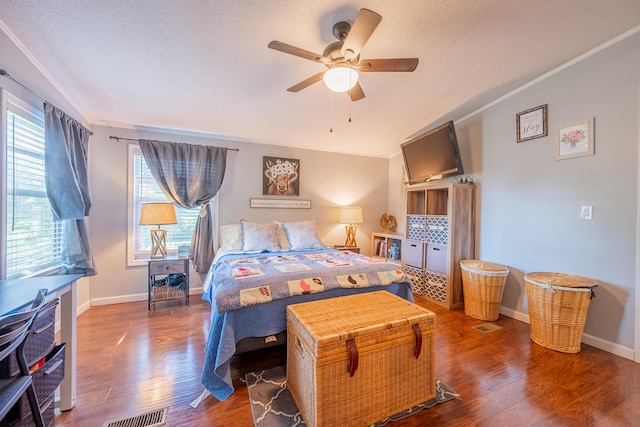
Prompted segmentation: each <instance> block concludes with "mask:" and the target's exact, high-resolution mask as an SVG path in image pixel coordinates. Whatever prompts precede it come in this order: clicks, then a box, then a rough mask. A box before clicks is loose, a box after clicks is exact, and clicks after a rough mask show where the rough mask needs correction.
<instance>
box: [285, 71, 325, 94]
mask: <svg viewBox="0 0 640 427" xmlns="http://www.w3.org/2000/svg"><path fill="white" fill-rule="evenodd" d="M323 75H324V71H321V72H319V73H318V74H314V75H313V76H311V77H309V78H308V79H305V80H303V81H301V82H300V83H297V84H295V85H293V86H291V87H290V88H289V89H287V90H288V91H289V92H299V91H301V90H302V89H304V88H306V87H308V86H311V85H312V84H314V83H318V82H319V81H320V80H322V76H323Z"/></svg>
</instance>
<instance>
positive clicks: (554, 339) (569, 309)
mask: <svg viewBox="0 0 640 427" xmlns="http://www.w3.org/2000/svg"><path fill="white" fill-rule="evenodd" d="M524 279H525V282H526V287H527V299H528V301H529V319H530V325H531V340H533V342H535V343H537V344H540V345H541V346H544V347H547V348H550V349H552V350H556V351H561V352H564V353H578V352H579V351H580V342H581V341H582V331H583V330H584V324H585V322H586V321H587V310H588V309H589V302H590V301H591V298H593V297H594V296H595V294H594V292H593V289H594V288H595V287H596V286H597V282H596V281H595V280H593V279H589V278H587V277H582V276H574V275H570V274H563V273H540V272H538V273H529V274H527V275H525V276H524Z"/></svg>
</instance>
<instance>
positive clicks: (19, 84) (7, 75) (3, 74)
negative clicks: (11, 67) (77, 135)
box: [0, 68, 93, 135]
mask: <svg viewBox="0 0 640 427" xmlns="http://www.w3.org/2000/svg"><path fill="white" fill-rule="evenodd" d="M0 76H4V77H6V78H8V79H10V80H12V81H13V82H14V83H15V84H17V85H18V86H20V87H21V88H23V89H24V90H26V91H27V92H29V93H30V94H31V95H33V96H35V97H36V98H38V99H39V100H40V101H42V102H43V103H45V104H49V102H48V101H47V100H46V99H43V98H42V97H41V96H40V95H38V94H37V93H35V92H34V91H32V90H31V89H29V88H28V87H26V86H25V85H23V84H22V83H20V82H19V81H17V80H16V79H14V78H13V77H11V76H10V75H9V73H7V71H6V70H3V69H1V68H0ZM65 114H66V113H65ZM69 117H70V116H69ZM70 118H71V119H73V118H72V117H70ZM73 120H75V121H77V120H76V119H73ZM78 124H80V125H81V126H82V127H83V128H85V126H84V125H83V124H82V123H80V122H78ZM85 129H86V128H85ZM87 130H89V129H87ZM89 135H93V132H91V131H90V130H89Z"/></svg>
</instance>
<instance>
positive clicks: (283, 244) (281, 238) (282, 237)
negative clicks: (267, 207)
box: [273, 221, 291, 251]
mask: <svg viewBox="0 0 640 427" xmlns="http://www.w3.org/2000/svg"><path fill="white" fill-rule="evenodd" d="M273 223H274V224H277V225H278V229H277V230H276V236H277V237H278V245H280V249H281V250H283V251H288V250H289V249H291V243H289V239H287V232H286V231H285V230H284V227H283V226H282V223H281V222H278V221H273Z"/></svg>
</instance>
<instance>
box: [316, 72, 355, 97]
mask: <svg viewBox="0 0 640 427" xmlns="http://www.w3.org/2000/svg"><path fill="white" fill-rule="evenodd" d="M358 78H359V76H358V72H357V71H356V70H354V69H353V68H350V67H335V68H331V69H330V70H327V71H326V72H325V73H324V75H323V76H322V80H323V81H324V84H325V85H326V86H327V87H328V88H329V89H330V90H332V91H333V92H346V91H348V90H351V89H352V88H353V87H354V86H355V85H356V83H357V82H358Z"/></svg>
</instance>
